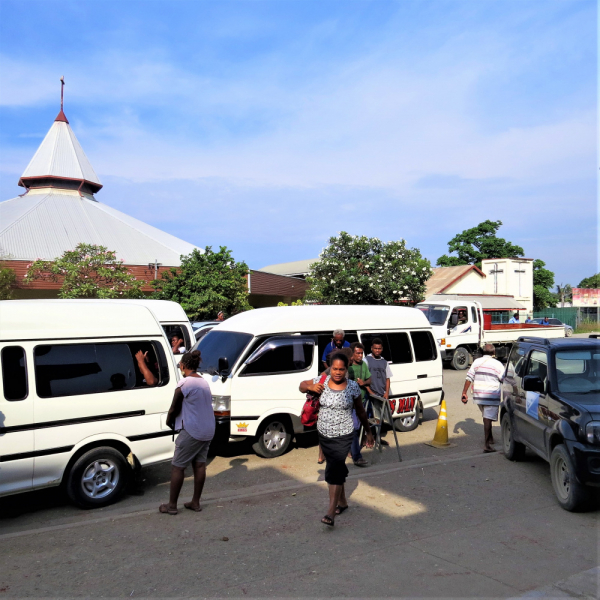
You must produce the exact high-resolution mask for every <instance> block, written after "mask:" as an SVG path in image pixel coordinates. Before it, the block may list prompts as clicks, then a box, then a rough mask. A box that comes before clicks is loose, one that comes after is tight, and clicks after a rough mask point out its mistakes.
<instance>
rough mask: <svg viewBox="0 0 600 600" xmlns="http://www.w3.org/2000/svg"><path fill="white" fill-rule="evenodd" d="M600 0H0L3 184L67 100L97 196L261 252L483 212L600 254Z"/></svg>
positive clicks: (205, 238) (579, 260) (523, 233)
mask: <svg viewBox="0 0 600 600" xmlns="http://www.w3.org/2000/svg"><path fill="white" fill-rule="evenodd" d="M596 10H597V9H596V3H595V2H593V1H591V0H581V1H575V0H573V1H569V0H561V1H558V2H553V1H552V0H543V1H534V0H522V1H516V0H508V1H504V0H486V1H483V2H476V1H473V0H469V1H460V0H452V1H448V2H444V1H432V2H427V1H399V2H388V1H384V0H377V1H372V2H371V1H367V0H362V1H353V2H345V1H342V0H336V1H333V2H330V1H327V0H318V1H316V0H315V1H311V0H302V1H293V0H278V1H275V2H270V1H267V0H264V1H259V2H253V1H250V0H244V1H237V2H227V1H218V2H217V1H212V2H202V1H199V0H195V1H185V0H172V1H169V2H163V1H144V2H132V1H102V2H94V1H89V0H88V1H85V2H81V1H77V2H68V1H64V0H63V1H61V2H55V1H54V0H44V1H42V2H37V1H31V0H30V1H21V2H13V1H9V0H2V1H1V2H0V75H1V80H2V82H3V84H2V86H1V89H0V152H1V161H0V192H1V195H0V198H2V199H8V198H12V197H14V196H15V195H16V194H17V193H21V192H22V189H21V188H18V187H17V185H16V183H17V181H18V178H19V175H20V174H21V173H22V171H23V170H24V169H25V166H26V165H27V163H28V162H29V159H30V158H31V156H32V155H33V153H34V152H35V150H36V148H37V146H38V145H39V143H40V142H41V140H42V138H43V136H44V135H45V133H46V131H47V130H48V129H49V127H50V125H51V123H52V120H53V119H54V117H55V116H56V113H57V112H58V108H59V89H60V87H59V78H60V76H61V75H64V76H65V79H66V82H67V86H66V88H65V112H66V114H67V116H68V118H69V120H70V122H71V126H72V127H73V129H74V131H75V133H76V135H77V136H78V138H79V141H80V142H81V144H82V146H83V148H84V149H85V151H86V153H87V155H88V157H89V158H90V160H91V162H92V164H93V165H94V168H95V170H96V172H97V173H98V175H99V177H100V179H101V181H102V182H103V184H104V189H102V190H101V191H100V192H99V193H98V194H97V199H98V200H99V201H101V202H105V203H107V204H109V205H111V206H113V207H115V208H118V209H119V210H122V211H124V212H126V213H129V214H131V215H133V216H135V217H137V218H140V219H142V220H144V221H146V222H149V223H151V224H153V225H155V226H157V227H160V228H162V229H164V230H166V231H168V232H170V233H172V234H174V235H177V236H179V237H181V238H183V239H185V240H187V241H189V242H192V243H194V244H197V245H199V246H202V247H204V246H206V245H212V246H215V247H218V246H219V245H226V246H228V247H229V248H231V249H232V250H233V253H234V256H235V257H236V258H237V259H240V260H241V259H243V260H245V261H246V262H247V263H248V264H249V265H250V266H251V267H253V268H260V267H262V266H264V265H267V264H271V263H276V262H284V261H292V260H300V259H304V258H313V257H316V256H317V255H318V253H319V252H320V250H321V248H322V247H323V246H325V245H326V243H327V239H328V238H329V236H330V235H333V234H336V233H337V232H338V231H340V230H346V231H349V232H350V233H353V234H365V235H372V236H377V237H379V238H381V239H384V240H391V239H399V238H405V239H406V240H407V243H408V244H409V245H410V246H411V247H418V248H420V249H421V251H422V253H423V254H424V255H425V256H427V257H428V258H429V259H431V260H432V262H434V263H435V260H436V259H437V257H438V256H440V255H441V254H443V253H445V252H446V249H447V247H446V244H447V242H448V240H449V239H450V238H452V237H453V236H454V235H455V234H456V233H458V232H459V231H462V230H463V229H465V228H468V227H472V226H474V225H476V224H477V223H479V222H480V221H482V220H485V219H493V220H498V219H500V220H502V221H503V223H504V225H503V227H502V228H501V230H500V235H502V236H503V237H505V238H507V239H509V240H510V241H512V242H513V243H517V244H519V245H521V246H523V248H524V249H525V255H526V256H527V257H530V258H541V259H542V260H544V261H546V263H547V265H548V266H549V267H550V268H551V269H552V270H554V271H555V272H556V275H557V283H560V282H562V283H567V282H569V283H571V284H573V285H576V284H577V283H578V282H579V280H580V279H582V278H583V277H585V276H589V275H591V274H592V273H594V272H597V271H598V270H599V269H598V242H597V231H598V211H597V188H596V172H597V157H596V132H597V127H596V123H597V110H596V66H597V65H596V43H597V39H596V37H597V33H596V28H597V15H596Z"/></svg>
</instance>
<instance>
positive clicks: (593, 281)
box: [577, 273, 600, 290]
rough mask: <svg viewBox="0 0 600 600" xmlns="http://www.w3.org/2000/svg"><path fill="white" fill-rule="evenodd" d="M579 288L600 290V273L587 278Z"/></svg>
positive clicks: (581, 282)
mask: <svg viewBox="0 0 600 600" xmlns="http://www.w3.org/2000/svg"><path fill="white" fill-rule="evenodd" d="M577 287H578V288H591V289H593V290H597V289H600V273H596V274H595V275H592V276H591V277H586V278H585V279H582V280H581V281H580V282H579V285H578V286H577Z"/></svg>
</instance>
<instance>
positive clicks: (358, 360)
mask: <svg viewBox="0 0 600 600" xmlns="http://www.w3.org/2000/svg"><path fill="white" fill-rule="evenodd" d="M350 350H352V358H351V360H350V366H349V367H348V376H349V378H350V379H354V381H356V383H358V386H359V387H360V397H361V400H362V401H363V403H364V401H365V394H366V391H367V389H368V386H369V384H370V383H371V373H370V371H369V366H368V365H367V363H366V361H364V360H363V357H364V354H365V347H364V346H363V345H362V344H361V343H360V342H354V343H352V344H350ZM352 422H353V423H354V438H353V440H352V446H351V447H350V453H351V455H352V460H353V462H354V464H355V465H356V466H357V467H366V466H368V465H369V461H367V460H365V459H364V458H363V455H362V453H361V451H360V421H359V420H358V417H357V416H356V412H355V411H352Z"/></svg>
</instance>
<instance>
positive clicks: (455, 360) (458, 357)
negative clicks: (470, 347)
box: [452, 348, 469, 371]
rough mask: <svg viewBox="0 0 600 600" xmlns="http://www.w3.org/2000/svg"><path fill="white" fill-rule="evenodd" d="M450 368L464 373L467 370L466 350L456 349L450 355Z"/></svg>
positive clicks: (467, 357) (467, 354)
mask: <svg viewBox="0 0 600 600" xmlns="http://www.w3.org/2000/svg"><path fill="white" fill-rule="evenodd" d="M452 368H454V369H456V370H457V371H464V370H465V369H468V368H469V353H468V351H467V349H466V348H457V349H456V350H455V351H454V354H453V355H452Z"/></svg>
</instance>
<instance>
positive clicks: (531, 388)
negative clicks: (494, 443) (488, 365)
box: [500, 337, 600, 511]
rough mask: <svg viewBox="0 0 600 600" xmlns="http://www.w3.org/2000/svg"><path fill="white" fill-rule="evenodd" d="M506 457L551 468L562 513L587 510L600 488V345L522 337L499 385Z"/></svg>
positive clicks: (593, 342)
mask: <svg viewBox="0 0 600 600" xmlns="http://www.w3.org/2000/svg"><path fill="white" fill-rule="evenodd" d="M500 423H501V427H502V443H503V446H504V455H505V456H506V458H508V459H509V460H520V459H522V458H523V456H524V454H525V448H526V447H527V448H529V449H530V450H533V451H534V452H535V453H536V454H539V455H540V456H541V457H542V458H543V459H544V460H547V461H548V462H549V463H550V475H551V477H552V485H553V487H554V492H555V493H556V497H557V499H558V502H559V503H560V505H561V506H562V507H563V508H565V509H566V510H571V511H574V510H580V509H584V508H588V507H590V506H591V504H592V502H593V500H594V499H595V498H596V497H597V494H594V493H592V492H593V490H591V489H590V487H589V486H594V487H599V486H600V340H598V339H591V338H587V339H585V338H579V339H572V338H571V339H551V340H547V339H542V338H536V337H520V338H519V339H518V341H517V342H516V343H515V344H514V345H513V347H512V349H511V352H510V355H509V359H508V363H507V365H506V371H505V374H504V381H503V383H502V404H501V407H500Z"/></svg>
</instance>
